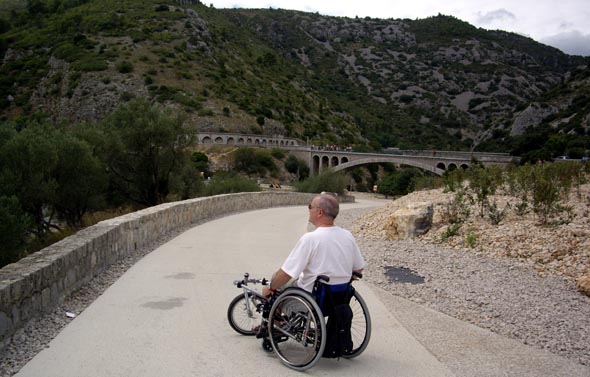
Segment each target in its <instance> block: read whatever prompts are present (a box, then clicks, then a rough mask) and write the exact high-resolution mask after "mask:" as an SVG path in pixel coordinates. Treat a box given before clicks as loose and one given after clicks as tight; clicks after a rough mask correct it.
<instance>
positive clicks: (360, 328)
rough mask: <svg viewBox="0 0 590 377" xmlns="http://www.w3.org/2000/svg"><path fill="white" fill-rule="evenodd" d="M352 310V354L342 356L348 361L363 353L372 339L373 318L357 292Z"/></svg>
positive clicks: (351, 305)
mask: <svg viewBox="0 0 590 377" xmlns="http://www.w3.org/2000/svg"><path fill="white" fill-rule="evenodd" d="M350 308H351V309H352V327H351V328H350V333H351V335H352V345H353V349H352V351H351V352H350V354H348V355H344V356H342V357H345V358H347V359H352V358H353V357H357V356H358V355H360V354H361V353H363V351H364V350H365V348H367V345H368V344H369V339H370V338H371V316H370V315H369V310H368V309H367V304H366V303H365V300H363V298H362V297H361V295H360V294H359V293H358V292H357V291H355V292H354V296H352V299H351V300H350Z"/></svg>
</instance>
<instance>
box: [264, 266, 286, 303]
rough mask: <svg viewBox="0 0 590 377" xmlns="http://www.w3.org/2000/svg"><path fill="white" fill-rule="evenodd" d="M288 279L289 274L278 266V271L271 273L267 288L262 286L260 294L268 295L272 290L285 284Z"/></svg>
mask: <svg viewBox="0 0 590 377" xmlns="http://www.w3.org/2000/svg"><path fill="white" fill-rule="evenodd" d="M289 280H291V276H290V275H289V274H287V273H286V272H285V271H283V269H282V268H279V269H278V271H277V272H275V273H274V274H273V275H272V278H271V279H270V284H269V286H268V288H267V287H262V294H263V295H264V297H268V296H270V295H271V293H272V292H274V291H275V290H277V289H279V288H281V287H282V286H283V285H285V284H287V283H288V282H289Z"/></svg>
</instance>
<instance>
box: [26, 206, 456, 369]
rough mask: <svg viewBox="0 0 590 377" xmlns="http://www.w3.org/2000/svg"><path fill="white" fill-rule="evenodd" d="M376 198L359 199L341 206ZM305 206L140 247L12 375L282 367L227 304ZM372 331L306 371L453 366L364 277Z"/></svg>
mask: <svg viewBox="0 0 590 377" xmlns="http://www.w3.org/2000/svg"><path fill="white" fill-rule="evenodd" d="M379 204H383V202H382V201H381V202H373V201H371V200H366V199H365V200H363V199H361V200H359V201H358V202H357V203H355V204H345V205H343V208H351V207H353V206H354V207H358V206H374V205H379ZM307 214H308V212H307V208H305V207H286V208H274V209H265V210H259V211H253V212H247V213H243V214H238V215H234V216H228V217H225V218H222V219H219V220H215V221H211V222H208V223H206V224H203V225H199V226H197V227H195V228H192V229H190V230H188V231H187V232H185V233H183V234H181V235H180V236H178V237H176V238H175V239H173V240H171V241H169V242H168V243H166V244H164V245H162V246H161V247H159V248H158V249H156V250H154V251H153V252H152V253H150V254H149V255H147V256H146V257H145V258H143V259H142V260H141V261H139V262H138V263H137V264H136V265H135V266H133V267H132V268H131V269H130V270H129V271H128V272H127V273H125V274H124V275H123V276H122V277H121V278H120V279H119V280H118V281H117V282H116V283H115V284H113V285H112V286H111V287H110V288H109V289H108V290H107V291H106V292H105V293H104V294H103V295H102V296H101V297H99V298H98V299H97V300H96V301H95V302H94V303H93V304H92V305H90V306H89V307H88V308H87V309H86V310H85V311H84V312H83V313H81V314H80V315H79V316H78V317H77V318H76V319H75V320H73V321H72V322H71V323H70V324H69V325H68V326H67V327H66V328H65V329H64V330H63V331H62V332H61V333H60V334H59V335H58V336H57V337H56V338H55V339H54V340H53V341H52V342H51V343H50V345H49V347H48V348H46V349H45V350H44V351H42V352H41V353H39V354H38V355H37V356H36V357H35V358H34V359H33V360H32V361H31V362H30V363H28V364H27V365H26V366H25V367H24V368H23V369H22V370H21V371H20V372H19V374H18V376H21V377H22V376H39V377H40V376H44V377H50V376H56V377H57V376H59V377H67V376H72V377H81V376H97V377H101V376H126V377H128V376H142V377H145V376H158V377H160V376H271V375H272V376H289V375H299V373H298V372H294V371H291V370H289V369H287V368H286V367H284V366H282V365H281V363H280V362H279V360H278V359H277V358H276V356H274V355H273V354H267V353H265V352H263V351H262V349H261V345H260V341H259V340H257V339H254V338H253V337H244V336H241V335H239V334H237V333H235V332H234V331H233V330H232V329H231V328H230V327H229V325H228V324H227V321H226V310H227V306H228V304H229V302H230V301H231V299H232V298H233V297H234V296H236V295H237V294H238V293H239V290H238V289H236V288H235V286H233V285H232V281H233V280H235V279H239V278H240V277H241V276H242V275H243V273H244V272H245V271H248V272H249V273H250V274H251V276H257V277H264V276H266V277H269V276H270V274H271V273H272V272H273V271H275V270H276V269H277V268H278V267H279V266H280V264H281V262H282V261H283V259H284V258H285V257H286V255H287V254H288V253H289V251H290V249H291V247H292V246H293V245H294V244H295V242H296V240H297V239H298V237H299V236H300V235H301V234H303V233H304V232H305V231H306V228H307ZM357 289H358V290H359V291H360V292H361V293H362V295H363V297H364V298H365V300H366V301H367V303H368V306H369V308H370V313H371V315H372V318H373V329H374V330H373V336H372V338H371V343H370V344H369V347H368V348H367V350H366V351H365V353H364V354H363V355H361V356H360V357H358V358H357V359H354V360H344V359H342V360H339V361H338V360H328V359H322V360H321V361H320V362H319V363H318V364H317V365H316V366H315V367H314V368H313V369H311V370H309V371H308V372H307V373H308V374H309V375H318V376H323V375H340V376H358V375H363V376H393V375H395V376H451V375H452V373H451V372H450V371H449V369H448V368H447V367H446V366H444V365H442V364H441V363H440V362H439V361H438V360H437V358H436V357H434V356H433V355H432V354H431V353H430V352H429V351H428V350H427V349H426V348H425V347H424V346H423V345H422V344H421V343H419V342H418V341H417V340H416V339H415V338H414V337H413V336H412V335H411V334H410V333H409V332H408V331H407V330H406V328H405V327H404V326H402V325H401V324H400V322H398V320H396V318H394V316H393V315H392V314H391V312H390V310H388V309H386V307H385V305H384V304H383V303H382V302H381V301H380V300H379V299H378V298H377V296H376V295H375V294H374V293H373V290H372V289H369V288H368V287H367V286H366V285H364V284H363V283H362V282H361V283H358V284H357Z"/></svg>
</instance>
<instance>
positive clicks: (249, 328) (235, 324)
mask: <svg viewBox="0 0 590 377" xmlns="http://www.w3.org/2000/svg"><path fill="white" fill-rule="evenodd" d="M248 303H249V305H246V298H245V297H244V294H240V295H238V296H236V297H235V298H234V299H233V300H232V302H231V303H230V304H229V307H228V308H227V320H228V322H229V325H230V326H231V327H232V329H234V330H236V331H237V332H238V333H240V334H242V335H256V332H257V331H256V330H254V328H255V327H256V326H259V325H260V323H261V322H262V313H260V312H258V311H256V308H257V306H258V305H259V304H261V303H262V299H261V298H260V297H258V296H255V295H248Z"/></svg>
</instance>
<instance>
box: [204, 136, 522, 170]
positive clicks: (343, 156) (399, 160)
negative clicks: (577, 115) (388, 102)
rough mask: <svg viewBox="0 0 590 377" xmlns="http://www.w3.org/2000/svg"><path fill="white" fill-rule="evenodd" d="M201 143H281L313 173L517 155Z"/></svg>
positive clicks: (459, 163) (437, 166)
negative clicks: (329, 169) (325, 170)
mask: <svg viewBox="0 0 590 377" xmlns="http://www.w3.org/2000/svg"><path fill="white" fill-rule="evenodd" d="M197 137H198V140H199V143H200V144H217V145H237V146H258V147H280V148H284V149H287V150H289V151H290V152H291V153H292V154H294V155H296V156H297V157H299V158H301V159H303V160H304V161H307V162H308V164H309V167H310V170H311V173H312V174H318V173H319V172H321V171H322V170H323V169H327V168H332V169H333V170H335V171H338V170H344V169H347V168H351V167H354V166H359V165H366V164H373V163H386V162H389V163H393V164H398V165H408V166H414V167H417V168H420V169H423V170H426V171H429V172H431V173H433V174H436V175H443V174H444V172H445V171H447V170H453V169H457V168H463V169H466V168H468V167H469V166H471V164H472V161H473V159H474V158H475V159H476V160H477V161H478V162H480V163H482V164H483V165H484V166H491V165H508V164H509V163H511V162H512V160H513V159H514V158H515V157H513V156H510V155H509V154H508V153H483V152H455V151H437V150H398V149H390V150H387V151H385V152H383V153H359V152H352V151H349V150H337V149H326V148H319V147H315V146H308V145H307V143H305V142H303V141H301V140H298V139H294V138H286V137H283V136H276V135H275V136H268V135H243V134H226V133H199V134H197Z"/></svg>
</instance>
